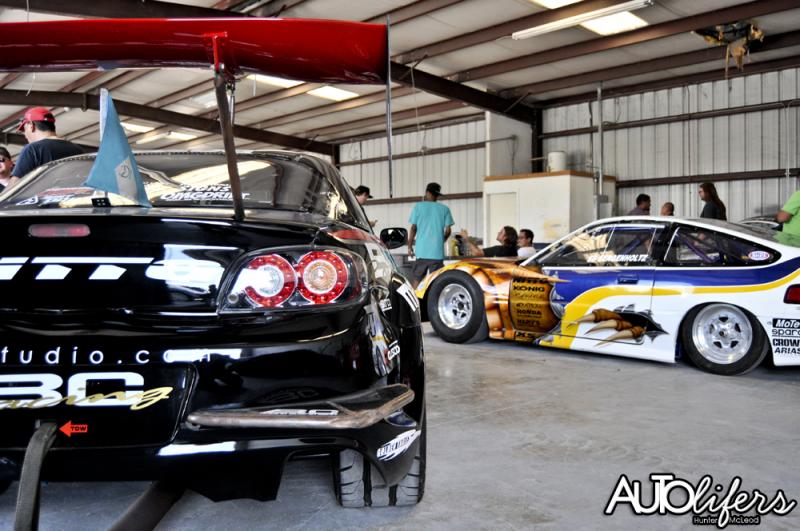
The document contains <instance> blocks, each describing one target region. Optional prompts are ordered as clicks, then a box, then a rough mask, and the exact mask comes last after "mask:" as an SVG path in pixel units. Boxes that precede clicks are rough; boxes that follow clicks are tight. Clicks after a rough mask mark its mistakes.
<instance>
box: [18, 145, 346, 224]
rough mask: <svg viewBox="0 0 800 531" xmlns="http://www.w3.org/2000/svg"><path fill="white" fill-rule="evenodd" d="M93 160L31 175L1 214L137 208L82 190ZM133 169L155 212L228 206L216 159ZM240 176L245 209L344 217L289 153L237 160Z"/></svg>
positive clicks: (315, 171)
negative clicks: (101, 204)
mask: <svg viewBox="0 0 800 531" xmlns="http://www.w3.org/2000/svg"><path fill="white" fill-rule="evenodd" d="M93 163H94V155H86V156H79V157H73V158H70V159H65V160H62V161H58V162H55V163H51V164H49V165H48V166H46V167H44V168H42V169H41V171H38V172H35V173H33V174H31V175H30V178H28V179H25V180H24V181H23V182H22V183H20V185H19V186H17V187H16V188H15V189H14V190H13V191H12V192H11V193H10V194H8V195H7V196H6V197H4V198H3V203H2V204H3V207H4V208H12V209H16V208H20V209H22V208H87V207H92V206H93V203H92V199H93V198H99V197H106V196H107V197H108V201H109V203H110V206H112V207H116V206H136V203H135V202H134V201H133V200H131V199H128V198H126V197H123V196H120V195H117V194H113V193H109V194H106V193H105V192H102V191H99V190H95V189H92V188H89V187H87V186H85V185H84V182H85V181H86V178H87V176H88V175H89V172H90V171H91V168H92V164H93ZM136 163H137V165H138V167H139V172H140V173H141V175H142V179H143V181H144V187H145V191H146V192H147V197H148V198H149V200H150V202H151V203H152V204H153V206H154V207H180V208H191V207H203V208H208V207H224V208H231V207H232V205H233V201H232V196H231V189H230V182H229V180H228V168H227V165H226V161H225V156H224V154H222V153H185V152H184V153H166V152H161V153H137V154H136ZM238 168H239V175H240V178H241V183H242V194H243V196H244V197H243V198H244V206H245V208H248V209H276V210H296V211H302V212H311V213H316V214H322V215H324V216H327V217H331V218H338V217H340V216H342V215H346V214H347V206H346V204H345V202H344V200H343V198H342V194H341V193H340V192H339V191H338V190H337V189H336V185H335V184H334V183H335V182H337V179H336V177H335V176H334V175H330V174H329V173H330V172H331V170H330V169H328V168H327V166H326V165H324V164H320V163H319V162H318V161H316V160H315V159H312V158H309V157H304V156H302V155H295V154H288V153H254V154H251V155H240V156H239V162H238Z"/></svg>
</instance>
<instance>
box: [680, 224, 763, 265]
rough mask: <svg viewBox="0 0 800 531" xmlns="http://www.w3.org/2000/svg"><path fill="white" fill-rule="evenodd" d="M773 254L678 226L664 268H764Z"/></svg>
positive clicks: (752, 245)
mask: <svg viewBox="0 0 800 531" xmlns="http://www.w3.org/2000/svg"><path fill="white" fill-rule="evenodd" d="M777 258H778V255H777V253H775V252H774V251H771V250H770V249H767V248H765V247H761V246H760V245H756V244H754V243H751V242H748V241H746V240H742V239H739V238H735V237H733V236H729V235H727V234H721V233H718V232H714V231H711V230H707V229H700V228H694V227H679V228H678V229H677V230H676V231H675V234H673V236H672V241H671V242H670V246H669V249H668V250H667V254H666V256H665V257H664V263H665V265H673V266H686V267H719V266H725V267H741V266H757V265H766V264H769V263H771V262H774V261H775V260H776V259H777Z"/></svg>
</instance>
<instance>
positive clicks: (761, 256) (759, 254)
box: [747, 251, 772, 262]
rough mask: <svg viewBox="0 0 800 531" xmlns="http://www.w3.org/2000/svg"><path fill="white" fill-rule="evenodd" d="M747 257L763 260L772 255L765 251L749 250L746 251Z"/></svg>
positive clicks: (755, 260) (757, 260) (756, 260)
mask: <svg viewBox="0 0 800 531" xmlns="http://www.w3.org/2000/svg"><path fill="white" fill-rule="evenodd" d="M747 258H749V259H750V260H752V261H754V262H763V261H764V260H769V259H770V258H772V255H771V254H770V253H768V252H767V251H750V253H748V255H747Z"/></svg>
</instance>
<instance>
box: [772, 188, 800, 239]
mask: <svg viewBox="0 0 800 531" xmlns="http://www.w3.org/2000/svg"><path fill="white" fill-rule="evenodd" d="M798 212H800V190H798V191H796V192H795V193H793V194H792V196H791V197H790V198H789V200H788V201H786V203H785V204H784V205H783V206H782V207H781V209H780V211H779V212H778V214H777V215H776V216H775V220H776V221H778V222H780V223H783V228H782V229H781V232H784V233H786V234H791V235H792V236H797V237H800V216H798V215H797V214H798Z"/></svg>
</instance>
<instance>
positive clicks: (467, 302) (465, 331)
mask: <svg viewBox="0 0 800 531" xmlns="http://www.w3.org/2000/svg"><path fill="white" fill-rule="evenodd" d="M443 297H444V298H449V299H450V300H451V301H453V300H455V299H456V298H458V297H461V303H462V304H463V307H462V308H461V309H458V308H454V309H453V310H452V311H451V312H446V311H445V310H444V309H443V308H442V305H444V301H440V299H442V298H443ZM427 298H428V318H429V319H430V321H431V325H432V326H433V329H434V331H435V332H436V334H438V336H439V337H441V338H442V339H443V340H445V341H447V342H448V343H475V342H478V341H483V340H484V339H486V338H487V337H489V325H488V323H487V321H486V310H485V307H484V296H483V290H482V289H481V287H480V286H479V285H478V283H477V282H475V280H474V279H472V277H470V276H469V275H468V274H466V273H464V272H463V271H447V272H445V273H442V275H441V276H439V278H437V279H436V281H435V282H434V283H433V286H431V287H430V291H429V292H428V297H427ZM440 302H441V304H440ZM452 306H453V305H452V304H451V307H452ZM467 306H468V309H467ZM440 310H441V311H440ZM455 312H462V313H461V314H460V315H464V314H466V313H468V314H469V315H468V317H463V318H460V316H455V315H448V313H450V314H454V313H455ZM443 314H445V315H443ZM445 318H449V319H448V320H445ZM454 322H458V324H454Z"/></svg>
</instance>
